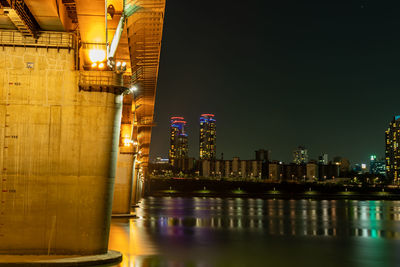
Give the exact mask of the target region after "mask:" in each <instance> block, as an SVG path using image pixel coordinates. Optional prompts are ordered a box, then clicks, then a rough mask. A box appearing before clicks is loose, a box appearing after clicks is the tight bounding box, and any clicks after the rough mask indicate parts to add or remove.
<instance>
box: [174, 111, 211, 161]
mask: <svg viewBox="0 0 400 267" xmlns="http://www.w3.org/2000/svg"><path fill="white" fill-rule="evenodd" d="M170 121H171V126H170V148H169V163H170V164H171V165H173V166H176V165H177V163H178V161H179V160H181V159H186V158H188V134H187V132H186V129H185V127H186V121H185V119H184V118H183V117H171V120H170ZM216 142H217V131H216V120H215V116H214V114H202V115H201V116H200V143H199V148H200V149H199V151H200V152H199V157H200V159H215V156H216V152H217V144H216Z"/></svg>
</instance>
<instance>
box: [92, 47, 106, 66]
mask: <svg viewBox="0 0 400 267" xmlns="http://www.w3.org/2000/svg"><path fill="white" fill-rule="evenodd" d="M89 58H90V61H92V62H93V63H97V62H102V61H104V60H105V59H106V51H105V50H101V49H91V50H90V51H89Z"/></svg>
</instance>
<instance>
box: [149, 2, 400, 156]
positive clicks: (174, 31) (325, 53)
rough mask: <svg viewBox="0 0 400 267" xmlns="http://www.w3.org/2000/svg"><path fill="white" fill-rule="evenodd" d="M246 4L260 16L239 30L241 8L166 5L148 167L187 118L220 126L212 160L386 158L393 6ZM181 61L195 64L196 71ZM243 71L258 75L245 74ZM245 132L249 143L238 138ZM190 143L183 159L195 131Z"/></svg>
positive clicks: (395, 40) (392, 110) (394, 82)
mask: <svg viewBox="0 0 400 267" xmlns="http://www.w3.org/2000/svg"><path fill="white" fill-rule="evenodd" d="M249 5H252V6H257V7H258V8H256V9H252V11H251V12H248V13H244V14H243V16H244V20H246V21H247V23H246V24H243V25H242V24H241V23H240V22H239V21H236V20H235V19H234V17H235V15H234V14H237V13H238V12H240V7H239V6H232V5H226V3H225V2H224V1H222V2H218V3H215V6H213V9H207V8H206V7H195V5H194V3H191V2H186V3H185V4H181V5H180V4H177V3H170V5H169V7H168V8H167V12H166V17H165V21H166V23H167V24H168V25H169V27H168V28H166V29H165V32H164V39H163V47H162V49H163V51H162V53H163V57H162V58H161V62H160V77H159V88H160V90H159V93H158V95H157V99H156V103H157V105H156V111H155V120H156V122H157V127H154V132H153V138H152V142H153V143H152V147H151V155H152V156H153V158H154V156H157V155H165V152H164V151H166V148H167V147H168V144H167V143H168V140H167V139H166V138H165V137H163V135H164V133H165V131H166V129H167V127H168V126H167V123H166V122H165V121H166V119H167V118H168V117H169V116H171V115H173V114H184V115H185V117H187V118H188V124H189V125H195V123H196V120H197V116H198V114H201V113H203V112H205V111H209V112H212V113H213V114H216V116H218V118H219V123H218V151H217V155H220V153H221V152H223V153H224V155H225V156H226V157H233V156H239V157H241V158H250V157H252V153H253V152H252V151H253V150H255V149H258V148H268V149H269V150H271V151H272V157H273V158H277V159H282V160H284V161H289V160H290V159H291V151H292V150H293V148H294V147H296V146H298V145H299V144H304V145H305V146H306V147H307V148H308V149H309V151H310V158H314V159H317V158H318V155H319V154H320V153H322V152H323V153H327V154H329V155H332V156H342V157H346V158H349V160H350V161H351V162H354V163H355V162H366V161H367V160H368V156H369V155H370V154H376V155H378V157H383V156H384V134H383V132H384V130H385V129H386V127H387V124H388V123H389V122H390V120H391V118H392V117H393V116H394V115H397V114H398V113H400V111H399V110H398V108H397V107H396V102H395V99H396V98H397V97H398V96H400V95H399V94H400V93H399V92H398V91H397V90H396V88H397V87H398V83H399V81H398V79H397V74H396V73H397V63H396V62H398V61H399V59H400V54H399V52H398V51H397V47H398V46H399V45H400V38H399V37H397V35H396V34H395V33H396V32H397V31H398V30H397V28H396V25H397V24H396V21H399V18H398V16H397V10H398V8H399V4H397V3H396V4H392V3H391V4H390V5H384V4H382V3H377V2H368V4H365V6H364V7H363V8H361V5H360V1H348V2H346V4H340V5H339V4H337V5H336V4H329V3H317V4H315V3H313V4H311V3H309V4H300V3H293V8H290V9H288V8H287V5H286V4H285V5H284V4H280V3H272V4H271V3H264V2H262V1H250V2H249ZM221 14H224V15H223V16H221ZM192 18H193V19H192ZM260 18H265V19H262V20H261V19H260ZM182 22H185V23H182ZM211 25H212V27H211ZM245 25H252V27H251V30H250V31H247V30H246V29H247V27H246V29H245V28H244V27H245ZM272 25H273V26H272ZM210 28H212V30H210ZM189 29H194V30H193V31H190V30H189ZM221 32H224V34H223V35H222V34H220V33H221ZM238 33H240V34H238ZM183 36H185V38H183ZM382 38H383V39H382ZM183 40H184V42H183ZM209 40H211V42H210V41H209ZM382 40H383V41H384V42H382ZM227 47H228V49H227ZM187 58H191V59H192V60H193V61H194V62H196V64H194V65H193V68H189V67H188V66H187V63H185V62H186V61H187ZM249 68H252V69H253V70H254V71H244V70H249ZM181 77H183V78H181ZM377 92H379V93H377ZM387 95H391V97H390V98H387V97H386V96H387ZM372 96H374V97H372ZM172 101H173V102H176V103H179V104H177V105H171V102H172ZM221 103H225V104H224V106H223V107H222V106H221ZM245 103H247V104H245ZM242 123H243V124H245V125H246V127H241V125H242ZM243 128H245V129H246V131H245V130H243ZM246 132H249V133H251V134H252V138H251V139H250V140H248V139H246V140H245V139H244V138H243V137H242V136H244V135H245V133H246ZM188 134H189V135H190V136H193V138H192V139H191V140H190V141H189V146H190V147H193V149H191V150H190V152H189V155H190V156H195V155H198V148H197V147H196V142H197V141H196V140H197V139H198V136H197V130H194V129H189V131H188ZM233 142H234V143H235V146H234V147H233V146H232V145H231V144H232V143H233Z"/></svg>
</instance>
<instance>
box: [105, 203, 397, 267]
mask: <svg viewBox="0 0 400 267" xmlns="http://www.w3.org/2000/svg"><path fill="white" fill-rule="evenodd" d="M136 213H137V215H138V217H139V218H137V219H130V220H128V219H125V220H123V219H122V220H121V219H118V220H113V223H112V227H111V233H110V246H109V247H110V249H115V250H119V251H121V252H122V253H123V254H124V260H123V262H122V263H121V264H120V265H119V266H124V267H125V266H188V265H189V266H275V265H279V266H290V265H295V264H296V265H301V266H303V265H308V266H321V265H322V264H323V265H324V266H338V265H341V266H397V265H400V256H397V254H398V253H396V250H398V249H400V201H354V200H276V199H241V198H235V199H223V198H153V197H151V198H146V199H144V200H142V202H141V204H140V207H139V208H137V209H136Z"/></svg>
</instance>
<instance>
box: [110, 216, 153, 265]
mask: <svg viewBox="0 0 400 267" xmlns="http://www.w3.org/2000/svg"><path fill="white" fill-rule="evenodd" d="M136 220H137V221H136V223H135V222H134V220H133V219H113V220H112V222H111V227H110V240H109V245H108V249H110V250H116V251H119V252H121V253H122V254H123V259H122V262H121V263H120V264H119V265H118V266H121V267H134V266H141V265H142V264H141V263H142V259H143V257H145V256H151V255H156V254H157V250H156V249H155V248H154V246H153V245H152V242H151V241H150V240H149V238H148V236H147V233H146V232H145V231H143V229H142V230H141V231H140V230H139V229H138V225H137V224H138V221H140V220H141V219H136Z"/></svg>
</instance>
